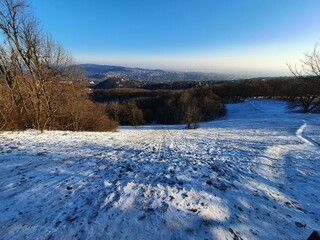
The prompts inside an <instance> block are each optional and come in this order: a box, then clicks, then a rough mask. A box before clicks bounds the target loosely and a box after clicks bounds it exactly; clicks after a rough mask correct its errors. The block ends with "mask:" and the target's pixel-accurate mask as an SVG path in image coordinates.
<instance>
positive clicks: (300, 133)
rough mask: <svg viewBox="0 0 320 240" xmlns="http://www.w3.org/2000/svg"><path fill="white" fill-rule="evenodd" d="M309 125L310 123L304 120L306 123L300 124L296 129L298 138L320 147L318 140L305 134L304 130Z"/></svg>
mask: <svg viewBox="0 0 320 240" xmlns="http://www.w3.org/2000/svg"><path fill="white" fill-rule="evenodd" d="M307 127H308V124H307V123H306V122H305V121H304V124H302V125H301V126H300V128H299V129H298V130H297V131H296V136H297V138H298V139H299V140H301V141H302V142H304V143H305V144H307V145H310V146H318V147H319V146H320V144H319V143H318V142H316V141H314V140H312V139H311V138H308V137H307V136H305V135H304V131H305V129H306V128H307Z"/></svg>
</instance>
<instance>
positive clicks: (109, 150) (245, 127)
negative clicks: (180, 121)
mask: <svg viewBox="0 0 320 240" xmlns="http://www.w3.org/2000/svg"><path fill="white" fill-rule="evenodd" d="M227 109H228V115H227V117H226V118H225V119H221V120H218V121H213V122H207V123H202V124H201V128H200V129H197V130H184V129H183V126H145V127H139V128H136V129H134V128H129V127H123V128H121V129H120V130H119V132H116V133H88V132H87V133H73V132H59V131H54V132H45V133H43V134H40V133H38V132H36V131H25V132H3V133H0V239H307V237H308V236H309V235H310V234H311V232H312V231H313V230H320V116H319V115H303V114H298V113H290V112H288V110H287V105H286V103H285V102H282V101H271V100H250V101H247V102H244V103H239V104H231V105H228V106H227Z"/></svg>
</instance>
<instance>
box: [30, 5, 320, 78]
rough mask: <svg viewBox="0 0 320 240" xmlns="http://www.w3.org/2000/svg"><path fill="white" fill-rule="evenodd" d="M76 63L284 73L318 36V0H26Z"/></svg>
mask: <svg viewBox="0 0 320 240" xmlns="http://www.w3.org/2000/svg"><path fill="white" fill-rule="evenodd" d="M30 2H31V7H32V9H33V11H34V13H35V15H36V16H37V17H38V18H39V19H40V21H41V24H42V25H43V28H44V29H45V30H46V31H48V32H49V33H50V34H52V35H53V36H54V38H55V39H57V40H58V41H59V42H61V43H62V44H63V45H64V46H65V48H66V49H67V50H68V51H70V52H71V53H72V54H73V56H74V58H75V61H76V62H77V63H94V64H105V65H120V66H126V67H140V68H148V69H163V70H170V71H195V72H218V73H231V74H249V75H255V76H258V75H261V76H276V75H288V74H289V71H288V68H287V65H286V64H287V63H289V64H296V63H298V61H299V59H301V58H302V56H303V53H304V52H306V51H308V50H311V49H312V47H313V45H314V44H315V43H316V42H317V41H318V40H319V38H320V34H319V33H318V32H317V24H316V23H319V22H320V15H319V14H318V12H319V11H318V10H319V9H320V2H319V1H317V0H310V1H300V0H293V1H288V0H268V1H263V2H261V1H259V2H257V1H254V0H243V1H236V0H228V1H223V2H222V1H211V0H203V1H201V3H199V2H196V1H193V0H185V1H182V0H177V1H169V0H164V1H152V2H151V1H147V0H137V1H134V2H133V1H129V0H118V1H115V0H107V1H103V0H96V1H94V2H93V1H85V0H80V1H75V0H69V1H63V0H55V1H42V0H31V1H30Z"/></svg>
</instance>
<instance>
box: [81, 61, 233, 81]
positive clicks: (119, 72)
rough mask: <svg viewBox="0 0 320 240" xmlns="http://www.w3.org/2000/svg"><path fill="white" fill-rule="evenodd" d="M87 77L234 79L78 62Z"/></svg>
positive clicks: (229, 76) (101, 78) (230, 75)
mask: <svg viewBox="0 0 320 240" xmlns="http://www.w3.org/2000/svg"><path fill="white" fill-rule="evenodd" d="M79 66H80V67H81V68H82V69H83V70H84V71H85V72H86V76H87V78H89V79H90V80H92V81H101V80H104V79H108V78H124V79H128V80H138V81H151V82H166V81H210V80H212V81H217V80H234V79H236V78H237V77H236V76H235V75H232V74H221V73H202V72H178V71H165V70H161V69H144V68H130V67H122V66H111V65H98V64H80V65H79Z"/></svg>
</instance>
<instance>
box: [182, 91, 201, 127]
mask: <svg viewBox="0 0 320 240" xmlns="http://www.w3.org/2000/svg"><path fill="white" fill-rule="evenodd" d="M180 104H181V107H182V109H181V110H182V122H183V123H185V124H186V128H187V129H196V128H198V127H199V122H200V121H201V116H200V110H199V107H198V104H197V100H196V99H195V98H194V97H193V96H192V95H191V93H190V92H189V91H185V92H183V93H182V95H181V97H180Z"/></svg>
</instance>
